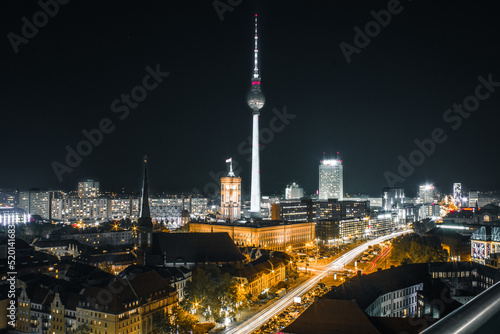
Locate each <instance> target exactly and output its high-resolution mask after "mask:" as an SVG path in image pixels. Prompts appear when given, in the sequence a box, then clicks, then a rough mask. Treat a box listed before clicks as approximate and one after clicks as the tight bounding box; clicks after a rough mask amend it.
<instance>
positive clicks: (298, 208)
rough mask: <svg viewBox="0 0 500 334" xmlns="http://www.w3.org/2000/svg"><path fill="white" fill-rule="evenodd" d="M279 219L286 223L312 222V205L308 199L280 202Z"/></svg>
mask: <svg viewBox="0 0 500 334" xmlns="http://www.w3.org/2000/svg"><path fill="white" fill-rule="evenodd" d="M280 209H281V219H283V220H284V221H287V222H312V221H313V203H312V200H311V199H310V198H305V197H304V198H302V199H301V200H288V201H287V200H285V201H281V202H280Z"/></svg>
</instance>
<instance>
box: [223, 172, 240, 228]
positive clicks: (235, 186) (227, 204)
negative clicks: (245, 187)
mask: <svg viewBox="0 0 500 334" xmlns="http://www.w3.org/2000/svg"><path fill="white" fill-rule="evenodd" d="M220 183H221V189H220V214H221V218H222V219H228V220H229V221H234V220H235V219H240V218H241V177H238V176H236V175H234V173H233V167H232V163H231V170H230V172H229V174H228V175H227V176H225V177H221V178H220Z"/></svg>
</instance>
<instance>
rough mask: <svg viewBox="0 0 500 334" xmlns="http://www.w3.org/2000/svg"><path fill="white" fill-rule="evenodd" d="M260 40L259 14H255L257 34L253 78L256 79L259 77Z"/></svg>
mask: <svg viewBox="0 0 500 334" xmlns="http://www.w3.org/2000/svg"><path fill="white" fill-rule="evenodd" d="M258 40H259V35H258V33H257V14H255V36H254V42H255V47H254V51H253V54H254V60H253V62H254V68H253V78H254V79H259V78H260V77H259V46H258Z"/></svg>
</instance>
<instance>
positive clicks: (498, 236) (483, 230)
mask: <svg viewBox="0 0 500 334" xmlns="http://www.w3.org/2000/svg"><path fill="white" fill-rule="evenodd" d="M470 246H471V260H472V261H474V262H478V263H481V264H485V263H486V261H487V260H488V259H489V258H490V255H491V254H494V253H500V227H499V226H482V227H480V228H479V229H478V230H476V231H475V232H474V233H472V236H471V237H470Z"/></svg>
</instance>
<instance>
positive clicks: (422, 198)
mask: <svg viewBox="0 0 500 334" xmlns="http://www.w3.org/2000/svg"><path fill="white" fill-rule="evenodd" d="M434 196H435V189H434V186H433V185H432V184H424V185H422V186H420V187H419V190H418V202H419V203H421V204H428V203H434V201H435V197H434Z"/></svg>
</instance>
